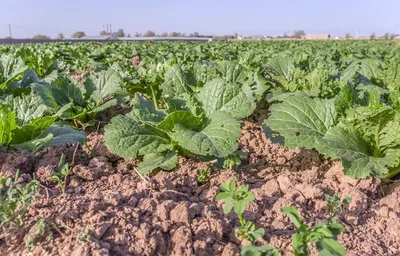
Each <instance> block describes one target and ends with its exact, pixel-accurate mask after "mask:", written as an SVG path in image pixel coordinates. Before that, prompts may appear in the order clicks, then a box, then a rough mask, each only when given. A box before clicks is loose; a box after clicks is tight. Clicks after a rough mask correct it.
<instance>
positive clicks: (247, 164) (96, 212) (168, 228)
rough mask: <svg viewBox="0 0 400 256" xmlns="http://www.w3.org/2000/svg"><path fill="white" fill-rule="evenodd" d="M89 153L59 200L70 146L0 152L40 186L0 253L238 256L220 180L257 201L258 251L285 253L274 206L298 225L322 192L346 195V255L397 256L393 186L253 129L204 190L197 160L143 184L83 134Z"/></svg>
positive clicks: (322, 215) (315, 212)
mask: <svg viewBox="0 0 400 256" xmlns="http://www.w3.org/2000/svg"><path fill="white" fill-rule="evenodd" d="M88 138H89V142H88V144H89V146H90V147H91V148H92V149H93V150H92V151H93V152H92V153H94V154H95V157H94V158H91V157H90V156H89V155H88V154H89V152H88V151H86V149H85V148H83V149H79V150H78V151H77V154H76V155H75V157H74V165H75V166H74V168H73V172H74V174H73V175H71V176H70V178H69V182H68V186H67V194H66V197H65V198H63V197H62V196H61V194H60V192H59V191H58V189H57V188H56V187H55V184H54V183H51V182H50V181H49V180H48V177H49V176H50V175H51V173H52V172H53V171H54V169H55V168H56V165H57V162H58V160H59V157H60V155H61V152H64V153H65V154H66V155H67V160H68V161H69V162H71V161H72V156H73V152H74V149H75V148H74V147H57V148H50V149H46V150H44V151H42V152H40V153H38V154H37V155H35V156H33V155H31V154H30V153H27V152H11V151H7V150H6V149H0V159H4V161H1V162H0V168H1V169H0V171H1V172H0V175H1V176H12V175H14V174H15V172H16V170H17V169H19V170H20V171H21V172H22V173H23V174H22V176H21V178H20V180H21V182H26V181H28V180H30V179H32V178H36V179H38V180H39V181H40V182H41V184H42V185H43V186H42V187H41V189H40V195H39V198H38V199H37V200H36V201H35V203H34V204H33V206H32V207H31V208H30V209H29V212H28V213H27V214H26V216H25V222H26V225H25V226H26V228H25V229H22V230H19V231H18V232H13V233H11V234H10V233H5V234H1V235H0V239H1V240H0V255H28V253H31V254H32V255H79V256H86V255H225V256H228V255H239V253H240V248H241V247H242V246H244V245H246V244H247V241H243V240H241V239H238V238H237V237H236V236H235V229H236V228H237V227H238V226H239V223H238V220H237V218H236V216H235V215H234V214H229V215H228V216H224V215H223V213H222V208H221V202H217V201H215V200H214V198H215V195H216V194H217V193H218V192H219V186H220V185H221V183H223V182H227V181H229V180H231V179H233V178H234V179H236V180H237V181H238V183H239V184H240V185H243V184H248V185H249V187H250V190H251V191H252V192H253V193H254V194H255V195H256V200H255V201H254V202H252V203H251V204H250V205H248V207H247V209H246V212H245V218H246V219H248V220H251V221H254V222H255V224H256V226H257V227H262V228H264V229H265V231H266V232H265V233H266V235H265V236H264V240H263V241H260V244H264V243H270V244H272V245H274V246H276V247H280V248H289V249H290V247H291V235H292V232H293V226H292V225H291V223H290V221H289V219H288V218H287V217H285V216H284V215H283V214H282V213H281V212H280V208H281V207H283V206H294V207H296V208H297V209H299V211H300V213H301V215H302V216H303V217H304V219H305V221H306V223H309V224H312V223H316V222H319V221H321V220H323V219H326V218H327V216H328V212H327V204H326V202H325V200H324V198H325V194H331V195H332V194H333V193H334V192H338V193H339V195H341V196H342V197H345V196H350V197H352V202H351V204H350V205H349V206H348V207H346V208H345V209H344V212H343V214H342V215H341V217H340V221H341V222H342V223H343V224H344V225H345V227H346V230H347V232H346V233H344V234H342V235H340V237H339V240H340V242H341V243H342V244H343V245H344V246H345V248H346V250H347V254H348V255H363V256H364V255H398V254H399V253H400V237H399V236H398V230H400V219H399V213H400V208H399V203H400V202H399V194H400V187H399V186H397V184H396V182H392V183H390V184H383V182H382V181H381V180H379V179H372V178H371V179H364V180H354V179H351V178H348V177H346V176H344V175H343V173H342V170H341V165H340V163H335V162H334V163H330V162H328V161H326V160H324V159H323V158H321V157H320V155H319V154H317V153H316V152H313V151H307V150H299V149H296V150H288V149H286V148H284V147H282V146H280V145H277V144H272V143H271V142H270V141H269V140H268V139H267V138H266V136H265V134H264V133H263V131H262V128H261V127H260V126H258V125H255V124H252V123H247V122H246V123H245V125H244V127H243V129H242V136H241V139H240V142H239V148H240V149H241V150H242V151H245V152H248V153H249V158H248V159H246V160H244V161H243V163H242V165H241V166H240V167H239V168H237V169H235V170H228V171H221V170H217V169H214V170H213V172H212V175H211V177H210V179H209V181H208V182H207V183H206V184H205V185H199V184H198V183H197V174H198V171H199V169H202V168H204V167H205V166H207V164H209V163H206V162H201V161H196V159H186V158H183V157H182V158H180V160H179V162H180V164H179V168H178V169H177V170H176V171H175V172H159V173H158V174H156V175H155V176H153V177H149V178H142V177H140V176H139V175H138V174H137V173H136V172H135V170H134V167H135V166H136V164H137V162H136V161H135V160H123V159H120V158H118V157H116V156H114V155H112V154H111V153H110V152H108V150H107V149H106V147H105V146H104V144H103V141H102V139H103V135H102V131H100V133H99V134H97V133H91V134H89V136H88ZM39 218H45V219H46V223H47V224H48V226H49V227H52V228H48V229H46V234H45V236H47V235H49V233H51V234H52V239H51V240H46V238H45V237H37V238H36V243H37V244H36V246H35V247H33V248H32V249H30V250H29V249H28V248H26V246H25V241H26V240H27V239H28V236H29V235H28V231H29V228H30V227H31V226H32V225H34V223H35V222H36V221H37V220H38V219H39Z"/></svg>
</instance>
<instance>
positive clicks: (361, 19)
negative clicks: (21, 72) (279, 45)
mask: <svg viewBox="0 0 400 256" xmlns="http://www.w3.org/2000/svg"><path fill="white" fill-rule="evenodd" d="M0 8H1V15H0V38H4V37H6V36H8V35H9V26H8V24H10V25H11V32H12V37H13V38H29V37H32V36H34V35H36V34H45V35H48V36H51V37H56V36H57V34H58V33H63V34H64V35H65V36H66V37H67V38H68V37H70V36H71V34H72V33H74V32H75V31H84V32H85V33H86V34H87V35H98V34H99V32H100V31H101V30H103V24H111V25H112V30H113V31H116V30H117V29H118V28H122V29H124V31H125V33H126V34H128V33H130V34H132V35H134V34H135V33H136V32H140V33H144V32H146V31H147V30H152V31H154V32H156V33H162V32H173V31H177V32H182V33H186V34H189V33H192V32H199V33H200V34H204V35H228V34H233V33H238V34H239V35H244V36H254V35H264V36H266V35H271V36H278V35H283V33H285V32H286V33H287V34H289V35H290V34H291V33H292V32H293V31H294V30H299V29H301V30H304V31H305V32H306V33H310V34H312V33H329V34H331V35H332V36H343V35H344V34H345V33H347V32H348V33H350V34H351V35H354V36H355V35H356V34H358V35H359V36H362V35H364V36H368V35H370V34H371V33H376V34H377V35H378V36H379V35H382V34H383V33H385V32H390V33H396V34H400V19H399V11H400V0H379V1H378V0H363V1H362V0H275V1H269V0H145V1H143V0H139V1H137V0H113V1H106V0H64V1H63V0H35V1H32V0H0Z"/></svg>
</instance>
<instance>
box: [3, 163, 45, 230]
mask: <svg viewBox="0 0 400 256" xmlns="http://www.w3.org/2000/svg"><path fill="white" fill-rule="evenodd" d="M18 179H19V171H17V173H16V174H15V178H14V180H12V179H11V178H0V222H1V223H0V228H6V229H8V228H11V227H12V226H13V225H15V226H16V227H22V226H23V225H24V216H25V213H26V211H27V210H28V208H29V206H30V205H31V204H32V203H33V201H34V200H35V197H36V194H37V192H38V187H39V181H37V180H32V181H30V182H29V183H28V184H26V185H25V186H24V185H22V184H19V183H17V181H18Z"/></svg>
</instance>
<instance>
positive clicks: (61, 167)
mask: <svg viewBox="0 0 400 256" xmlns="http://www.w3.org/2000/svg"><path fill="white" fill-rule="evenodd" d="M71 173H72V167H70V166H69V164H68V163H66V162H65V155H64V153H63V154H61V157H60V161H59V162H58V167H57V172H55V173H54V174H53V175H52V176H51V177H50V180H51V181H54V182H57V183H58V187H60V188H61V193H62V194H63V196H65V187H66V185H67V178H68V176H69V175H70V174H71Z"/></svg>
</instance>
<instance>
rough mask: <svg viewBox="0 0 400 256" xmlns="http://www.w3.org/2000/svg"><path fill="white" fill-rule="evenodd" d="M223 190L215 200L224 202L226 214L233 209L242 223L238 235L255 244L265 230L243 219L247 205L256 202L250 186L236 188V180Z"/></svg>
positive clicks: (225, 185) (222, 187) (225, 184)
mask: <svg viewBox="0 0 400 256" xmlns="http://www.w3.org/2000/svg"><path fill="white" fill-rule="evenodd" d="M221 190H222V191H223V192H220V193H219V194H218V195H217V196H216V197H215V199H216V200H222V201H224V206H223V210H224V213H225V214H228V213H230V212H231V211H232V209H233V211H234V212H235V213H236V214H237V216H238V218H239V222H240V227H239V230H238V232H237V235H238V236H239V237H242V238H244V239H247V240H249V241H251V242H253V243H254V242H256V241H257V240H258V238H260V237H262V236H263V235H264V233H265V231H264V229H262V228H259V229H256V228H255V225H254V223H253V222H251V221H246V220H245V219H244V218H243V213H244V211H245V209H246V205H247V204H248V203H250V202H252V201H253V200H254V194H253V193H251V192H249V187H248V186H241V187H238V188H236V181H235V180H231V181H230V182H229V183H224V184H222V185H221Z"/></svg>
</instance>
